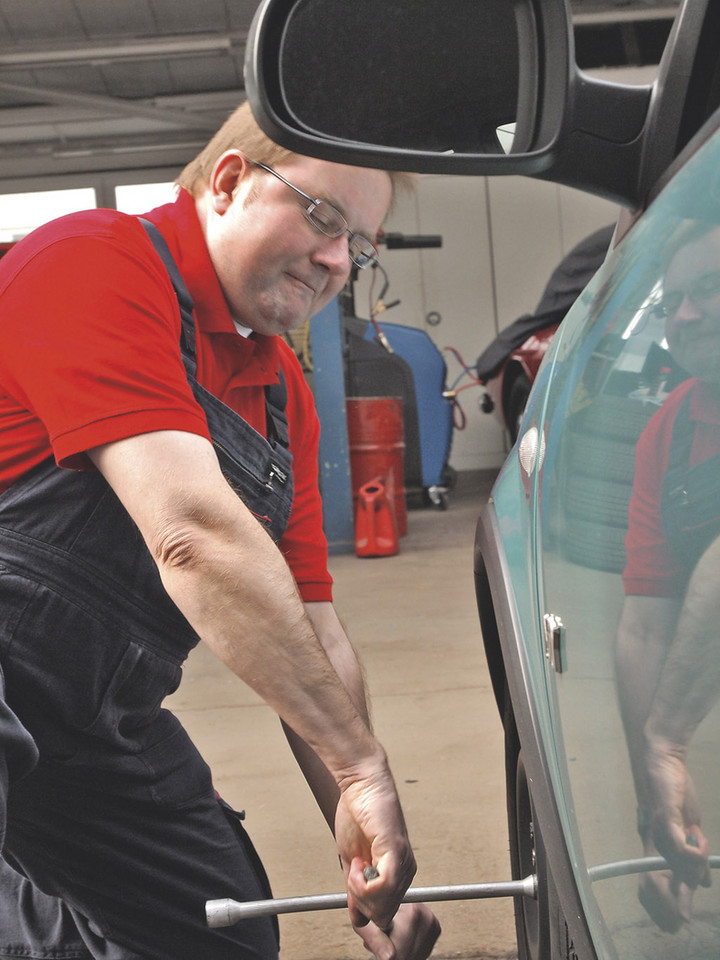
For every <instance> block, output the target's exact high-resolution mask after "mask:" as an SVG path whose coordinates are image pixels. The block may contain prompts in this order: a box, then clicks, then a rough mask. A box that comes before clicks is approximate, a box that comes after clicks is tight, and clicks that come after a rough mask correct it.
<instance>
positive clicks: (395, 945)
mask: <svg viewBox="0 0 720 960" xmlns="http://www.w3.org/2000/svg"><path fill="white" fill-rule="evenodd" d="M355 932H356V933H357V934H358V936H359V937H360V938H361V939H362V941H363V944H364V945H365V949H366V950H368V951H369V952H370V953H372V954H373V956H374V957H375V958H376V960H426V958H427V957H429V956H430V954H431V953H432V950H433V947H434V946H435V942H436V940H437V938H438V937H439V936H440V923H439V921H438V919H437V917H436V916H435V914H434V913H433V912H432V911H431V910H429V909H428V907H426V906H425V904H424V903H413V904H410V903H405V904H402V905H401V907H400V909H399V910H398V912H397V913H396V914H395V918H394V919H393V921H392V923H391V925H390V926H389V927H388V928H387V929H386V930H381V929H380V928H379V927H378V926H376V925H375V924H374V923H368V924H365V925H364V926H362V927H355Z"/></svg>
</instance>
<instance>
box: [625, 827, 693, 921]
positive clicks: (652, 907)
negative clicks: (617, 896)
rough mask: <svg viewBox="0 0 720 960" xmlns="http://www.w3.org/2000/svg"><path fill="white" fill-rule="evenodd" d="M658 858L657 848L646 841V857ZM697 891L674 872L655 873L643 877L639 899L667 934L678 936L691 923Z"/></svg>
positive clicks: (659, 871)
mask: <svg viewBox="0 0 720 960" xmlns="http://www.w3.org/2000/svg"><path fill="white" fill-rule="evenodd" d="M657 855H658V850H657V849H656V847H655V845H654V844H653V843H652V842H651V841H649V842H647V843H646V844H645V856H646V857H656V856H657ZM694 892H695V891H694V890H692V889H691V888H690V887H689V886H688V885H687V884H686V883H683V882H682V881H680V882H678V881H677V879H676V878H675V877H674V875H673V873H672V871H671V870H654V871H653V872H652V873H643V874H641V875H640V881H639V884H638V899H639V900H640V903H641V904H642V905H643V907H644V908H645V910H646V911H647V912H648V914H649V915H650V917H651V919H652V920H654V922H655V923H656V924H657V925H658V927H659V928H660V929H661V930H664V931H665V932H666V933H677V932H678V930H679V929H680V927H681V926H682V925H683V923H687V922H689V921H690V919H691V917H692V898H693V893H694Z"/></svg>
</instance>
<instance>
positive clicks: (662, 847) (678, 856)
mask: <svg viewBox="0 0 720 960" xmlns="http://www.w3.org/2000/svg"><path fill="white" fill-rule="evenodd" d="M653 837H654V840H655V843H656V845H657V849H658V851H659V852H660V853H661V854H662V856H663V857H665V859H666V860H667V862H668V864H669V865H670V867H671V868H672V871H673V874H674V876H675V878H676V883H677V884H681V883H684V884H686V885H687V886H688V887H690V889H691V890H694V889H695V888H696V887H697V886H709V885H710V869H709V864H708V853H709V848H710V845H709V843H708V840H707V837H706V836H705V834H704V833H703V832H702V830H701V829H700V827H699V826H698V825H697V824H692V825H691V826H689V827H685V826H680V827H678V825H677V824H676V823H671V824H667V823H663V822H662V821H658V822H656V823H655V824H653Z"/></svg>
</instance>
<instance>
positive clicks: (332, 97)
mask: <svg viewBox="0 0 720 960" xmlns="http://www.w3.org/2000/svg"><path fill="white" fill-rule="evenodd" d="M517 9H518V7H517V6H516V5H515V4H514V3H512V2H510V0H442V2H439V0H361V2H356V3H352V4H349V3H343V4H339V3H338V2H337V0H304V2H300V3H297V4H296V5H295V6H294V8H293V10H292V12H291V14H290V15H289V17H288V20H287V22H286V25H285V29H284V32H283V38H282V43H281V47H280V60H279V70H280V90H281V94H282V98H283V101H284V108H285V110H286V111H287V113H288V114H290V115H291V116H292V117H293V118H294V121H295V122H296V123H298V124H300V125H301V126H302V127H304V128H305V129H306V130H307V131H310V132H312V133H313V134H320V135H322V136H324V137H332V138H341V139H343V140H352V141H355V142H359V143H372V144H380V145H382V146H385V147H390V148H392V147H402V148H404V149H411V150H422V151H428V152H438V153H444V152H448V153H450V152H453V153H485V154H493V153H496V154H501V153H505V152H507V151H508V150H509V148H510V145H511V144H512V131H513V129H514V127H513V124H514V123H515V121H516V120H517V119H518V96H519V92H520V90H521V89H522V91H523V92H522V96H523V100H526V99H528V84H532V83H534V76H535V71H534V69H533V62H532V61H533V56H532V54H531V55H530V56H529V57H528V56H526V55H525V54H526V51H527V50H528V49H529V48H533V49H534V45H533V44H528V43H525V44H524V45H523V57H522V58H521V57H520V52H519V51H520V49H521V41H522V40H523V29H522V22H521V21H520V20H519V18H518V15H517V14H516V10H517ZM526 39H527V38H526ZM528 61H529V62H528ZM521 70H522V71H523V74H524V75H523V77H522V78H521V76H520V71H521ZM521 80H522V83H521ZM500 129H502V135H501V136H499V134H498V131H499V130H500ZM508 130H509V131H510V134H509V135H508V132H507V131H508Z"/></svg>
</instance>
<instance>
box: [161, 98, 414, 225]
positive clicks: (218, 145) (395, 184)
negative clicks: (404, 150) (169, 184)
mask: <svg viewBox="0 0 720 960" xmlns="http://www.w3.org/2000/svg"><path fill="white" fill-rule="evenodd" d="M228 150H242V152H243V153H244V154H245V156H246V157H248V158H249V159H250V160H255V161H257V162H258V163H264V164H266V165H267V166H268V167H271V166H273V165H274V164H276V163H281V162H282V161H283V160H291V159H292V158H293V157H295V156H298V154H296V153H293V151H292V150H286V149H285V147H281V146H279V145H278V144H277V143H275V142H274V141H273V140H271V139H270V137H268V136H267V135H266V134H265V133H263V131H262V130H261V129H260V127H259V126H258V123H257V121H256V120H255V117H254V116H253V114H252V111H251V110H250V104H249V103H247V102H245V103H243V104H241V105H240V106H239V107H238V108H237V109H236V110H234V111H233V112H232V113H231V114H230V116H229V117H228V118H227V120H226V121H225V123H224V124H223V125H222V127H220V129H219V130H218V132H217V133H216V134H215V135H214V136H213V138H212V139H211V140H210V141H209V143H208V144H207V145H206V146H205V147H204V148H203V149H202V150H201V151H200V153H199V154H198V155H197V156H196V157H195V159H194V160H191V161H190V163H188V165H187V166H186V167H185V169H184V170H183V171H182V172H181V173H180V175H179V176H178V177H177V179H176V181H175V183H176V184H177V185H178V186H179V187H184V189H185V190H187V191H188V193H190V194H191V195H192V196H193V197H197V196H198V195H199V194H200V193H202V191H203V190H205V188H206V187H207V186H208V184H209V183H210V174H211V173H212V169H213V167H214V166H215V163H216V162H217V160H218V159H219V158H220V157H221V156H222V155H223V154H224V153H225V152H226V151H228ZM386 172H387V174H388V176H389V177H390V182H391V185H392V203H394V201H395V199H396V198H397V196H398V194H399V193H411V192H412V191H413V189H414V187H415V175H414V174H411V173H405V172H402V171H398V170H388V171H386ZM392 203H391V207H392Z"/></svg>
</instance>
